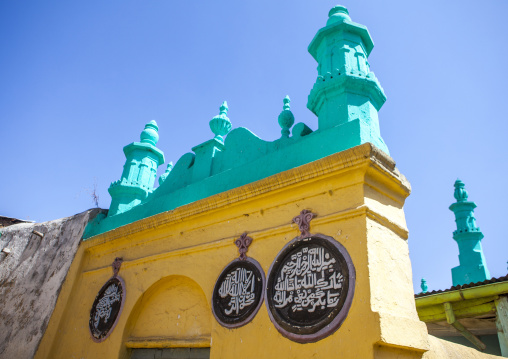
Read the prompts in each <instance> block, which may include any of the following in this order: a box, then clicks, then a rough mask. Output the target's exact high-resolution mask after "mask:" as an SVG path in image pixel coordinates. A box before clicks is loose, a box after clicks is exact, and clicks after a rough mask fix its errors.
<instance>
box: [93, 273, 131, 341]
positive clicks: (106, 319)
mask: <svg viewBox="0 0 508 359" xmlns="http://www.w3.org/2000/svg"><path fill="white" fill-rule="evenodd" d="M124 295H125V291H124V285H123V281H122V280H121V279H120V278H119V277H118V276H114V277H112V278H111V279H110V280H108V281H107V282H106V284H104V286H102V288H101V290H100V291H99V294H97V297H96V298H95V301H94V303H93V305H92V310H91V311H90V321H89V327H90V333H91V334H92V338H93V339H94V341H97V342H101V341H103V340H104V339H106V338H107V336H108V335H109V333H110V332H111V330H112V329H113V327H114V325H115V324H116V320H117V318H118V315H119V314H120V311H121V308H122V304H123V300H124Z"/></svg>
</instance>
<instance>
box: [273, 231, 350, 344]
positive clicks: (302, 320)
mask: <svg viewBox="0 0 508 359" xmlns="http://www.w3.org/2000/svg"><path fill="white" fill-rule="evenodd" d="M355 276H356V275H355V268H354V265H353V262H352V261H351V257H350V256H349V254H348V252H347V251H346V249H345V248H344V247H343V246H342V245H341V244H340V243H339V242H337V241H336V240H334V239H333V238H332V237H328V236H324V235H320V234H317V235H311V236H310V237H308V238H295V239H293V240H292V241H291V242H289V243H288V244H286V246H284V248H282V250H281V251H280V253H279V254H278V255H277V258H276V259H275V261H274V262H273V263H272V266H271V267H270V270H269V271H268V279H267V284H266V293H265V295H266V298H265V299H266V305H267V308H268V314H269V316H270V319H271V320H272V322H273V323H274V325H275V327H276V328H277V330H278V331H279V332H280V333H281V334H282V335H284V336H285V337H286V338H289V339H291V340H293V341H296V342H299V343H311V342H316V341H318V340H320V339H322V338H325V337H327V336H328V335H330V334H332V333H334V332H335V331H336V330H337V329H338V328H339V327H340V326H341V324H342V322H343V321H344V320H345V319H346V316H347V314H348V312H349V308H350V307H351V303H352V301H353V295H354V287H355Z"/></svg>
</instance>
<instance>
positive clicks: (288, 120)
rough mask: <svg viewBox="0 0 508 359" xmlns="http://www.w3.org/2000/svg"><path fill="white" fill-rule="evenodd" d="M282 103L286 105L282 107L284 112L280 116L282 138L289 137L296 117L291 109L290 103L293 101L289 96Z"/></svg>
mask: <svg viewBox="0 0 508 359" xmlns="http://www.w3.org/2000/svg"><path fill="white" fill-rule="evenodd" d="M282 102H283V103H284V106H283V107H282V112H281V113H280V115H279V126H280V127H281V131H280V133H281V134H282V137H289V134H290V133H291V132H290V131H289V129H290V128H291V126H293V124H294V123H295V116H294V115H293V113H292V112H291V109H290V108H291V106H290V105H289V103H290V102H291V100H290V99H289V96H286V97H284V100H282Z"/></svg>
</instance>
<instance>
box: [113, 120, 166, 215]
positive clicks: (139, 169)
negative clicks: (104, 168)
mask: <svg viewBox="0 0 508 359" xmlns="http://www.w3.org/2000/svg"><path fill="white" fill-rule="evenodd" d="M157 141H159V127H157V122H155V121H153V120H152V121H150V122H148V123H147V124H146V126H145V129H144V130H143V131H142V132H141V136H140V142H133V143H131V144H129V145H127V146H125V147H124V148H123V152H124V154H125V157H126V161H125V165H124V166H123V173H122V177H121V178H120V179H119V180H118V181H115V182H113V183H111V186H110V187H109V190H108V191H109V194H110V195H111V206H110V207H109V213H108V216H110V217H111V216H114V215H116V214H119V213H122V212H126V211H128V210H129V209H131V208H132V207H134V206H136V205H138V204H139V203H141V201H143V200H144V199H145V198H146V197H147V196H148V195H149V194H150V193H151V192H152V191H153V185H154V182H155V177H156V174H157V167H159V165H160V164H162V163H164V153H163V152H162V151H161V150H159V149H158V148H157V147H155V145H156V144H157Z"/></svg>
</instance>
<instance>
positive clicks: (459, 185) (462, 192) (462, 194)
mask: <svg viewBox="0 0 508 359" xmlns="http://www.w3.org/2000/svg"><path fill="white" fill-rule="evenodd" d="M454 186H455V191H454V192H453V196H454V197H455V199H456V200H457V202H465V201H467V199H468V197H469V196H468V193H467V191H466V188H465V185H464V182H462V181H461V180H460V179H458V178H457V180H456V181H455V184H454Z"/></svg>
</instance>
